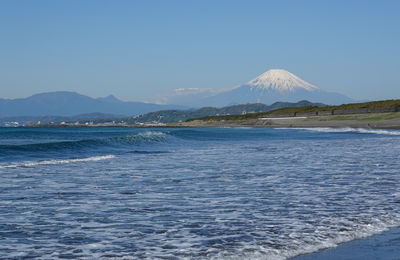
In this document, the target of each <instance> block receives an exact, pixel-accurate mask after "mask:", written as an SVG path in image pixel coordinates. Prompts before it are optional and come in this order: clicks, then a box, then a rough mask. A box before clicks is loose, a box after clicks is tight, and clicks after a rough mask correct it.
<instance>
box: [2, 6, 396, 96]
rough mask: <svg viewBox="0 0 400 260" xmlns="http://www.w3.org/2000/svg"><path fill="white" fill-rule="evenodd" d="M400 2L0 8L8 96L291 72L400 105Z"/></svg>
mask: <svg viewBox="0 0 400 260" xmlns="http://www.w3.org/2000/svg"><path fill="white" fill-rule="evenodd" d="M399 13H400V1H366V0H362V1H361V0H360V1H323V0H317V1H301V0H298V1H295V0H293V1H245V0H243V1H233V0H228V1H222V0H221V1H218V0H212V1H205V0H201V1H172V0H170V1H150V0H144V1H133V0H132V1H118V0H109V1H101V0H96V1H95V0H93V1H85V0H80V1H67V0H65V1H53V0H48V1H41V0H36V1H19V0H9V1H7V0H2V1H0V88H1V94H0V97H6V98H16V97H26V96H29V95H31V94H34V93H38V92H48V91H57V90H69V91H77V92H79V93H82V94H86V95H90V96H92V97H100V96H106V95H108V94H114V95H116V96H117V97H119V98H121V99H123V100H135V101H139V100H152V99H155V98H156V97H157V95H158V94H159V93H162V92H166V91H170V90H172V89H175V88H187V87H191V88H227V87H232V86H234V85H237V84H241V83H245V82H247V81H248V80H250V79H252V78H254V77H256V76H257V75H259V74H261V73H262V72H264V71H266V70H268V69H272V68H281V69H286V70H288V71H290V72H292V73H294V74H296V75H298V76H299V77H301V78H303V79H304V80H306V81H308V82H310V83H312V84H314V85H317V86H319V87H320V88H322V89H324V90H327V91H335V92H340V93H342V94H346V95H348V96H350V97H352V98H356V99H389V98H400V16H399Z"/></svg>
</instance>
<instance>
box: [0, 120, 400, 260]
mask: <svg viewBox="0 0 400 260" xmlns="http://www.w3.org/2000/svg"><path fill="white" fill-rule="evenodd" d="M399 155H400V132H399V131H395V130H393V131H392V130H366V129H327V128H317V129H239V128H236V129H235V128H217V129H215V128H214V129H213V128H210V129H133V128H0V178H1V182H0V258H16V259H19V258H24V257H33V258H35V257H36V258H40V259H54V258H73V259H74V258H87V259H92V258H112V257H115V258H116V259H119V258H122V259H146V258H147V259H163V258H164V259H182V258H187V259H224V258H225V259H246V258H249V259H287V258H290V257H292V256H296V255H298V254H303V253H307V252H313V251H316V250H319V249H321V248H326V247H331V246H334V245H337V244H338V243H341V242H345V241H350V240H354V239H357V238H361V237H365V236H369V235H372V234H376V233H379V232H381V231H384V230H387V229H389V228H391V227H396V226H399V225H400V173H399V169H400V160H399Z"/></svg>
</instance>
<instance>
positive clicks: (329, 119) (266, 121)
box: [26, 112, 400, 129]
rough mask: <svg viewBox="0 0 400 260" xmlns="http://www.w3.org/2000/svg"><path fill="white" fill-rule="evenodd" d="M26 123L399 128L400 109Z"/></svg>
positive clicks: (156, 126) (163, 126) (166, 126)
mask: <svg viewBox="0 0 400 260" xmlns="http://www.w3.org/2000/svg"><path fill="white" fill-rule="evenodd" d="M26 127H137V128H176V127H268V128H312V127H331V128H341V127H351V128H371V129H400V112H391V113H363V114H351V115H340V116H338V115H323V116H322V115H321V116H301V117H260V118H255V119H246V120H202V119H198V120H191V121H188V122H182V123H141V124H93V125H88V124H51V125H49V124H30V125H26Z"/></svg>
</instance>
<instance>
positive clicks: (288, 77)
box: [247, 69, 319, 92]
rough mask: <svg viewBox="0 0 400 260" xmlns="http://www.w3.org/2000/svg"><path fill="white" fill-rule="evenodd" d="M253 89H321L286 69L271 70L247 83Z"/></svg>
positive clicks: (291, 90)
mask: <svg viewBox="0 0 400 260" xmlns="http://www.w3.org/2000/svg"><path fill="white" fill-rule="evenodd" d="M247 85H248V86H250V89H251V90H276V91H279V92H286V91H290V92H293V91H296V90H298V89H304V90H308V91H314V90H319V88H318V87H316V86H314V85H311V84H310V83H308V82H306V81H304V80H302V79H301V78H299V77H297V76H296V75H294V74H292V73H290V72H289V71H286V70H277V69H274V70H269V71H267V72H264V73H263V74H261V75H260V76H258V77H257V78H255V79H253V80H250V81H249V82H248V83H247Z"/></svg>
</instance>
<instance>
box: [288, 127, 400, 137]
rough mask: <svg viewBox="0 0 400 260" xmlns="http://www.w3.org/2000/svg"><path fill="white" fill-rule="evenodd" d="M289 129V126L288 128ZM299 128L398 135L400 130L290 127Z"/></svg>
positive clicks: (315, 130) (329, 131) (328, 131)
mask: <svg viewBox="0 0 400 260" xmlns="http://www.w3.org/2000/svg"><path fill="white" fill-rule="evenodd" d="M288 129H289V128H288ZM292 129H299V130H307V131H314V132H324V133H360V134H378V135H400V131H396V130H383V129H367V128H351V127H344V128H331V127H315V128H292Z"/></svg>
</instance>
